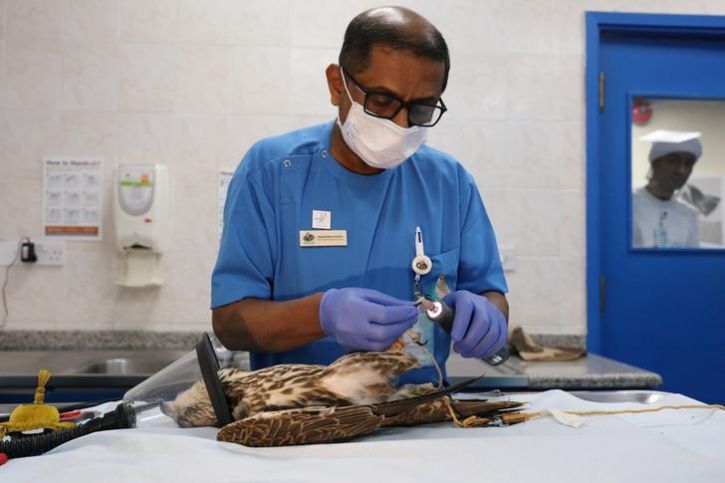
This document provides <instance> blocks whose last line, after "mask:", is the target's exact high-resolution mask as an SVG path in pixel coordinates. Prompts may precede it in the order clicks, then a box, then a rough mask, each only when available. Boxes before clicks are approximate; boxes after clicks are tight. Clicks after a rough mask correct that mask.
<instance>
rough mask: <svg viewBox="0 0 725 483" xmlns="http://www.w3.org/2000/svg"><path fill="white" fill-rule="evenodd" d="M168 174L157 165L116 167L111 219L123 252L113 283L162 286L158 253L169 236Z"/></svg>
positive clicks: (166, 169) (162, 250)
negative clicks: (119, 268) (118, 270)
mask: <svg viewBox="0 0 725 483" xmlns="http://www.w3.org/2000/svg"><path fill="white" fill-rule="evenodd" d="M169 191H170V190H169V171H168V168H167V167H166V166H162V165H160V164H120V165H118V166H117V167H116V176H115V185H114V190H113V193H114V204H113V217H114V222H115V228H116V246H117V247H118V249H119V250H120V251H121V252H122V253H123V260H122V261H121V270H120V274H119V277H118V278H117V280H116V283H118V284H120V285H124V286H127V287H147V286H154V285H161V283H162V277H161V270H160V258H161V254H162V253H163V252H165V251H167V250H168V247H169V241H170V237H171V219H170V218H171V213H170V211H171V200H170V195H169Z"/></svg>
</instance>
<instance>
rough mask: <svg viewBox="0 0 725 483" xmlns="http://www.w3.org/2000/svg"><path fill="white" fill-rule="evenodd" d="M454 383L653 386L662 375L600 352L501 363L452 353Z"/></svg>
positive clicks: (530, 386)
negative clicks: (567, 358) (573, 357)
mask: <svg viewBox="0 0 725 483" xmlns="http://www.w3.org/2000/svg"><path fill="white" fill-rule="evenodd" d="M447 369H448V378H449V380H450V381H451V382H458V381H460V380H463V379H467V378H470V377H475V376H478V375H481V374H483V375H484V376H485V377H484V378H483V379H481V381H480V382H478V383H476V384H475V385H474V387H475V388H476V389H529V390H530V389H535V390H540V389H552V388H561V389H642V388H647V389H652V388H655V387H657V386H659V385H661V384H662V377H660V375H659V374H656V373H654V372H650V371H647V370H644V369H639V368H637V367H634V366H630V365H628V364H624V363H622V362H617V361H614V360H612V359H607V358H606V357H602V356H598V355H596V354H588V355H586V356H584V357H582V358H581V359H577V360H574V361H567V362H527V361H524V360H522V359H521V358H519V357H516V356H512V357H511V358H510V359H509V360H508V361H507V362H505V363H504V364H502V365H500V366H496V367H493V366H490V365H488V364H486V363H485V362H483V361H481V360H478V359H464V358H462V357H460V356H458V355H457V354H451V357H450V358H449V359H448V365H447Z"/></svg>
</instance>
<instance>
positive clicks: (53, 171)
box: [43, 157, 103, 240]
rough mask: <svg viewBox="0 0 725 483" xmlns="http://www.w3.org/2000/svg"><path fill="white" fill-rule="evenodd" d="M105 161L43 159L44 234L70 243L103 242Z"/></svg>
mask: <svg viewBox="0 0 725 483" xmlns="http://www.w3.org/2000/svg"><path fill="white" fill-rule="evenodd" d="M102 187H103V160H102V159H100V158H69V157H62V158H61V157H57V158H56V157H51V158H45V159H44V160H43V234H44V235H45V236H46V237H53V238H63V239H67V240H100V239H101V214H102V213H103V210H102V204H101V203H102V200H103V196H102V191H101V190H102Z"/></svg>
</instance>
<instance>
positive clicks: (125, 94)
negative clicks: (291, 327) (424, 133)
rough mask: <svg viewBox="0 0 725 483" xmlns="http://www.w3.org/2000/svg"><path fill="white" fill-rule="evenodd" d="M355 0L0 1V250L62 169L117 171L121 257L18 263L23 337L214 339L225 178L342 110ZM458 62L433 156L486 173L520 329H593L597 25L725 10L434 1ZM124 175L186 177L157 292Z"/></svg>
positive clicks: (34, 220) (83, 254)
mask: <svg viewBox="0 0 725 483" xmlns="http://www.w3.org/2000/svg"><path fill="white" fill-rule="evenodd" d="M377 3H378V2H374V1H367V0H355V1H345V2H340V1H338V0H308V1H305V2H302V1H292V0H254V1H249V0H245V1H242V0H238V1H237V0H213V1H211V0H207V1H197V0H0V238H5V239H17V238H18V237H20V236H24V235H29V236H31V237H37V236H39V234H40V229H41V226H40V225H41V159H42V157H43V156H44V155H48V154H54V155H73V156H102V157H103V158H104V159H105V160H106V164H105V173H104V175H105V185H106V194H105V199H104V203H105V209H104V217H105V219H104V227H103V229H104V233H105V237H104V240H103V241H102V242H73V243H68V244H67V261H66V264H65V266H63V267H62V268H53V267H25V266H19V267H15V268H14V269H13V271H12V272H11V280H10V283H9V286H8V294H9V302H10V309H11V315H10V319H9V322H8V328H16V329H20V328H58V329H72V328H81V329H109V328H116V329H131V328H145V329H155V330H169V329H170V330H185V329H194V330H196V329H206V328H208V327H209V315H210V314H209V310H208V303H209V275H210V272H211V270H212V267H213V263H214V260H215V256H216V244H217V227H216V224H217V219H216V182H217V175H218V171H219V170H220V169H223V168H233V167H234V166H235V165H236V163H237V162H238V160H239V159H240V158H241V156H242V154H243V152H244V151H245V149H246V148H247V147H248V146H249V145H250V143H251V142H253V141H254V140H255V139H257V138H259V137H260V136H264V135H268V134H272V133H278V132H283V131H286V130H288V129H292V128H295V127H301V126H304V125H306V124H311V123H315V122H319V121H323V120H326V119H330V118H331V117H332V116H333V115H334V111H333V110H332V108H331V106H330V105H329V100H328V94H327V90H326V85H325V79H324V68H325V67H326V65H327V64H329V63H330V62H334V61H335V59H336V57H337V52H338V49H339V45H340V42H341V39H342V34H343V32H344V29H345V26H346V24H347V22H348V21H349V20H350V19H351V18H352V16H353V15H354V14H356V13H358V12H359V11H362V10H363V9H365V8H367V7H371V6H374V5H375V4H377ZM402 3H403V4H405V5H409V6H411V7H412V8H414V9H416V10H418V11H420V12H421V13H423V14H424V15H426V16H428V17H429V18H430V19H431V20H432V21H433V22H434V23H436V24H437V25H438V26H439V28H440V29H441V31H442V32H443V34H444V35H445V36H446V38H447V40H448V43H449V45H450V48H451V56H452V74H451V79H450V87H449V90H448V91H447V92H446V94H445V99H446V102H447V104H448V105H449V107H450V111H449V113H448V114H447V116H446V118H445V120H444V121H443V122H442V123H441V124H440V125H439V126H438V127H436V129H434V130H433V133H432V136H431V137H432V140H431V144H433V145H435V146H437V147H439V148H442V149H444V150H447V151H449V152H451V153H453V154H454V155H456V156H457V157H458V158H459V159H460V161H461V162H462V163H463V164H464V165H465V166H466V167H467V168H468V169H469V170H470V171H471V172H472V173H473V175H474V176H475V178H476V180H477V182H478V184H479V186H480V188H481V191H482V193H483V197H484V200H485V202H486V204H487V206H488V210H489V212H490V215H491V217H492V219H493V222H494V225H495V227H496V229H497V232H498V237H499V241H500V243H501V244H502V245H506V246H515V247H516V250H517V252H518V264H517V270H516V271H515V272H513V273H511V274H509V277H508V279H509V283H510V287H511V293H510V300H511V305H512V322H513V323H518V324H523V325H524V326H525V327H526V328H528V329H530V330H531V331H533V332H538V333H574V334H582V333H584V332H585V331H586V318H585V276H584V268H585V255H586V252H585V236H584V230H585V228H584V222H585V206H584V188H585V169H584V167H585V159H584V151H585V149H584V133H585V125H584V79H583V75H584V65H585V59H584V50H585V43H584V14H583V12H584V11H586V10H606V11H614V10H616V11H642V12H677V13H716V14H723V13H725V0H703V1H696V0H690V1H683V0H678V1H675V0H672V1H647V0H637V1H631V0H616V1H604V0H601V1H594V0H591V1H585V0H538V1H530V0H488V1H480V0H458V1H440V0H425V1H413V0H407V1H404V2H402ZM117 162H158V163H163V164H166V165H168V166H169V168H170V171H171V173H172V179H173V181H172V183H173V193H172V194H173V200H174V211H173V240H174V243H173V248H172V250H171V252H169V253H167V254H166V255H165V256H164V257H163V260H164V266H165V270H166V280H167V283H166V284H165V285H164V286H163V287H161V288H159V289H155V290H129V289H122V288H119V287H118V286H116V285H114V283H113V271H114V270H115V269H116V267H117V264H118V261H119V260H118V256H117V255H116V253H115V251H114V249H113V244H112V240H113V227H112V224H111V223H110V213H111V209H110V208H111V206H110V200H111V194H110V180H111V174H112V167H113V165H114V164H115V163H117Z"/></svg>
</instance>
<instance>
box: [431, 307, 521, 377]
mask: <svg viewBox="0 0 725 483" xmlns="http://www.w3.org/2000/svg"><path fill="white" fill-rule="evenodd" d="M424 300H425V302H424ZM417 303H420V304H422V305H423V306H424V307H425V308H426V315H427V316H428V318H429V319H430V320H432V321H433V322H435V323H436V324H438V325H440V326H441V328H442V329H443V330H445V331H446V332H447V333H448V334H450V333H451V330H452V329H453V318H454V316H455V312H454V311H453V309H452V308H450V307H449V306H448V305H446V303H445V302H444V301H442V300H436V301H435V302H431V301H429V300H426V299H421V300H419V302H417ZM508 358H509V348H508V346H506V345H505V346H503V347H501V348H500V349H499V350H498V352H496V353H495V354H492V355H490V356H488V357H484V358H483V359H482V360H484V361H486V362H487V363H489V364H490V365H492V366H498V365H501V364H503V363H504V362H506V361H507V360H508Z"/></svg>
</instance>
